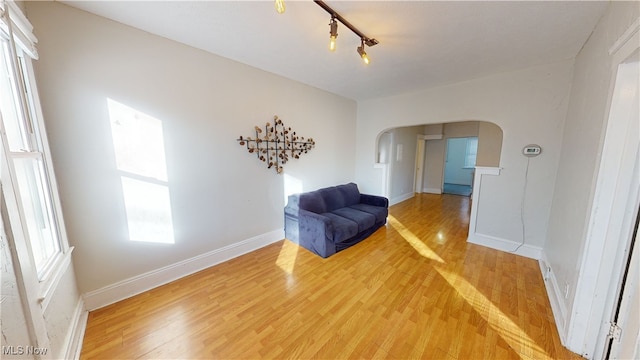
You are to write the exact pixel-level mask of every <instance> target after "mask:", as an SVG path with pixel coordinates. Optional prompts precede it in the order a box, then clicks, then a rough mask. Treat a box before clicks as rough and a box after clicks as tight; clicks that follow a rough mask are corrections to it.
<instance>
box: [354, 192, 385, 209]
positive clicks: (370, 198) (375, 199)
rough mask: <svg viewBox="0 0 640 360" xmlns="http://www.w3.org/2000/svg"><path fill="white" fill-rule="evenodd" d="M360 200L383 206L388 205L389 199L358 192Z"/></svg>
mask: <svg viewBox="0 0 640 360" xmlns="http://www.w3.org/2000/svg"><path fill="white" fill-rule="evenodd" d="M360 202H361V203H362V204H367V205H373V206H380V207H385V208H388V207H389V199H387V198H386V197H384V196H377V195H369V194H360Z"/></svg>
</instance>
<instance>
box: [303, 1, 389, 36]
mask: <svg viewBox="0 0 640 360" xmlns="http://www.w3.org/2000/svg"><path fill="white" fill-rule="evenodd" d="M313 2H314V3H316V4H317V5H318V6H320V7H321V8H323V9H324V11H326V12H328V13H329V15H331V17H332V18H335V19H336V20H338V21H340V22H341V23H342V25H344V26H346V27H348V28H349V30H351V31H353V32H354V33H355V34H356V35H358V36H359V37H360V39H362V41H363V42H364V43H365V44H366V45H367V46H374V45H377V44H378V40H376V39H373V38H370V37H368V36H367V35H365V34H363V33H362V31H360V30H358V29H357V28H356V27H355V26H353V25H351V23H350V22H349V21H347V19H345V18H343V17H342V16H341V15H340V14H338V13H337V12H336V11H335V10H333V9H332V8H331V7H330V6H329V5H327V4H326V3H325V2H324V1H321V0H313Z"/></svg>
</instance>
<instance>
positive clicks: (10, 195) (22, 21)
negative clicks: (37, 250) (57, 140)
mask: <svg viewBox="0 0 640 360" xmlns="http://www.w3.org/2000/svg"><path fill="white" fill-rule="evenodd" d="M0 36H1V37H2V38H4V39H6V40H7V41H8V43H9V46H10V48H11V51H10V53H11V54H10V56H11V57H12V59H8V61H12V62H13V66H12V68H13V69H12V71H13V72H14V76H16V81H17V82H18V89H17V91H18V96H19V97H21V100H20V101H21V102H22V104H20V107H21V108H22V109H23V111H24V112H26V114H25V117H26V121H27V122H29V123H30V126H31V127H33V134H31V137H32V138H31V139H30V141H31V142H32V144H33V145H35V147H36V149H35V150H34V151H25V152H24V153H17V152H15V151H14V152H11V151H10V149H9V144H8V142H7V137H6V133H5V132H4V126H3V123H2V121H0V137H1V138H2V148H1V149H0V155H1V159H0V160H1V161H2V164H1V165H2V167H1V173H2V174H1V175H2V177H1V185H2V192H3V195H4V199H5V201H6V203H7V212H8V214H7V220H8V221H9V224H5V225H6V226H7V227H11V230H12V231H11V232H12V234H13V241H14V242H15V247H16V257H17V258H18V259H17V260H18V261H17V262H16V263H17V264H19V266H20V272H21V273H22V275H23V277H24V278H25V281H29V282H30V283H34V282H35V283H37V286H36V287H37V289H38V290H37V292H36V293H34V292H33V291H26V294H24V295H25V296H27V297H28V298H30V299H29V300H32V299H33V298H34V297H35V299H33V300H35V302H36V303H38V304H39V306H40V307H41V309H42V310H46V308H47V306H48V305H49V302H50V301H51V297H52V295H53V293H54V292H55V290H56V288H57V285H58V283H59V282H60V280H61V278H62V276H63V275H64V274H65V273H66V271H67V269H68V268H69V266H70V264H71V253H72V251H73V247H70V246H69V243H68V240H67V234H66V230H65V227H64V220H63V216H62V208H61V205H60V199H59V195H58V186H57V183H56V179H55V175H54V170H53V166H52V159H51V152H50V148H49V142H48V139H47V136H46V131H45V124H44V120H43V119H44V118H43V115H42V109H41V106H40V98H39V96H38V91H37V85H36V80H35V74H34V70H33V64H32V58H36V59H37V51H36V48H35V43H36V42H37V39H36V38H35V36H34V35H33V33H32V26H31V24H30V23H29V21H28V20H27V19H26V18H25V17H24V15H23V14H22V12H21V11H20V9H19V8H18V7H17V5H16V4H15V3H14V2H7V1H3V2H0ZM20 58H22V59H23V61H20ZM19 62H20V63H21V64H20V65H19V64H18V63H19ZM21 80H22V81H21ZM1 116H2V114H0V117H1ZM27 150H31V149H27ZM19 158H32V159H39V160H40V161H42V164H43V168H44V173H45V178H46V181H45V182H46V184H44V186H45V188H46V189H45V191H47V193H48V196H49V200H50V207H51V209H50V210H51V212H52V214H51V215H52V217H53V222H54V224H55V229H54V230H55V231H56V235H57V239H58V246H59V251H57V252H56V253H55V254H54V255H53V256H52V257H51V258H49V259H48V263H47V264H46V265H45V266H44V267H43V268H42V269H41V271H40V273H38V271H37V269H36V266H35V260H34V256H33V251H32V244H31V241H30V239H29V233H28V230H27V227H26V222H25V221H24V219H25V217H24V209H23V207H22V201H21V200H20V190H19V188H18V179H17V175H16V170H15V166H14V161H15V160H16V159H19ZM29 302H30V301H29ZM36 332H37V331H36Z"/></svg>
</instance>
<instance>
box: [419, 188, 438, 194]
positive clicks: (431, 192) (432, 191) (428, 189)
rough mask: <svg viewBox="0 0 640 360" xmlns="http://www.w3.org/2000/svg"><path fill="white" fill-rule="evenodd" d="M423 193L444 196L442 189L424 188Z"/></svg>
mask: <svg viewBox="0 0 640 360" xmlns="http://www.w3.org/2000/svg"><path fill="white" fill-rule="evenodd" d="M422 192H426V193H429V194H442V189H440V188H424V189H422Z"/></svg>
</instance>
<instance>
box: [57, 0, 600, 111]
mask: <svg viewBox="0 0 640 360" xmlns="http://www.w3.org/2000/svg"><path fill="white" fill-rule="evenodd" d="M63 2H64V3H65V4H68V5H70V6H73V7H76V8H78V9H82V10H85V11H88V12H91V13H94V14H97V15H100V16H103V17H106V18H109V19H113V20H115V21H118V22H121V23H123V24H127V25H130V26H133V27H136V28H139V29H142V30H145V31H148V32H150V33H153V34H157V35H160V36H163V37H165V38H168V39H172V40H175V41H178V42H181V43H184V44H187V45H190V46H193V47H196V48H199V49H202V50H205V51H208V52H211V53H213V54H217V55H220V56H223V57H226V58H229V59H232V60H236V61H239V62H241V63H245V64H248V65H250V66H253V67H256V68H259V69H262V70H266V71H268V72H272V73H275V74H278V75H281V76H284V77H287V78H290V79H294V80H297V81H299V82H302V83H305V84H308V85H311V86H314V87H317V88H320V89H323V90H326V91H329V92H332V93H335V94H338V95H342V96H344V97H347V98H351V99H354V100H363V99H369V98H376V97H383V96H390V95H396V94H399V93H404V92H410V91H413V90H416V89H421V88H427V87H433V86H437V85H443V84H449V83H455V82H459V81H464V80H469V79H473V78H477V77H481V76H484V75H488V74H492V73H498V72H505V71H510V70H515V69H521V68H526V67H529V66H533V65H540V64H546V63H552V62H557V61H562V60H566V59H571V58H573V57H575V56H576V54H577V53H578V51H579V50H580V48H581V47H582V45H583V44H584V43H585V42H586V40H587V39H588V38H589V36H590V34H591V32H592V31H593V29H594V27H595V25H596V23H597V22H598V20H599V19H600V17H601V16H602V14H603V13H604V12H605V10H606V7H607V2H605V1H569V2H559V1H533V2H510V1H496V2H493V1H491V2H489V1H472V2H457V1H340V0H326V3H327V4H328V5H329V6H331V7H332V8H333V9H334V10H335V11H337V12H338V13H339V14H340V15H342V16H343V17H344V18H346V19H347V20H348V21H349V22H351V23H352V24H353V25H354V26H356V27H357V28H358V29H359V30H360V31H362V32H363V33H364V34H365V35H366V36H368V37H371V38H375V39H377V40H378V41H380V44H378V45H376V46H374V47H370V48H366V51H367V53H368V54H369V56H370V58H371V64H369V65H365V64H363V63H362V61H361V60H360V58H359V56H358V54H357V53H356V48H357V46H359V44H360V39H359V38H358V37H357V36H356V35H355V34H353V33H352V32H351V31H349V30H348V29H347V28H346V27H345V26H343V25H342V24H340V25H339V26H338V44H337V46H338V47H337V50H336V51H335V52H330V51H329V50H328V43H329V25H328V24H329V20H330V16H329V14H328V13H326V12H325V11H324V10H323V9H321V8H320V7H319V6H317V5H316V4H314V3H313V2H312V1H291V0H287V3H286V4H287V10H286V12H285V13H284V14H278V13H277V12H276V11H275V8H274V3H273V1H266V0H265V1H63Z"/></svg>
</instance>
